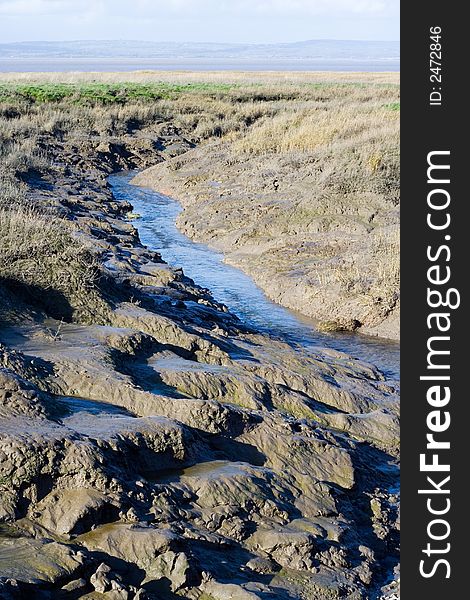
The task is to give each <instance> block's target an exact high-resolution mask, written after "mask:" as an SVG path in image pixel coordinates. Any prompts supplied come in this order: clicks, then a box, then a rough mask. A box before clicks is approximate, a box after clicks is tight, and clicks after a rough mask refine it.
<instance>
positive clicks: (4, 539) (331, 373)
mask: <svg viewBox="0 0 470 600" xmlns="http://www.w3.org/2000/svg"><path fill="white" fill-rule="evenodd" d="M43 143H44V144H45V146H47V148H48V152H49V158H50V159H51V164H52V166H51V168H50V170H49V171H48V173H47V174H45V175H42V176H41V177H37V176H36V175H35V174H34V173H30V174H29V175H28V185H29V192H28V193H29V195H30V199H31V201H32V202H34V203H36V204H37V205H40V206H42V207H43V209H44V210H46V211H49V212H50V214H51V218H58V217H59V216H60V217H61V218H65V219H67V220H70V221H71V222H73V223H74V224H75V226H76V235H77V236H79V237H80V239H82V240H85V241H86V242H87V243H88V244H89V248H90V251H91V252H92V253H93V255H94V257H95V260H96V261H97V264H98V265H99V269H100V273H101V276H100V279H99V281H98V283H97V290H95V292H96V294H98V295H99V298H100V300H99V302H98V301H97V302H96V305H95V304H93V303H91V295H90V290H83V295H82V296H81V297H79V298H76V299H74V302H73V303H72V304H71V303H70V301H69V300H68V299H67V297H66V296H64V295H63V294H58V293H57V292H56V291H55V290H53V289H42V290H32V289H28V286H27V285H26V284H25V285H19V284H18V283H12V282H10V281H3V280H1V281H0V300H1V304H0V318H1V324H0V378H1V379H0V442H1V443H0V487H1V496H0V498H1V499H0V521H1V523H0V597H1V598H25V597H28V595H30V594H33V593H34V596H35V597H38V598H65V599H75V598H90V599H91V598H95V599H98V598H109V599H121V598H124V599H126V598H129V599H132V598H139V599H145V598H149V599H152V598H155V599H156V598H159V599H161V598H168V599H171V598H178V597H181V598H188V599H194V600H197V599H200V600H225V599H227V598H237V599H240V600H244V599H246V600H248V599H250V600H254V599H256V598H259V599H269V598H281V599H282V598H285V599H286V600H287V599H289V600H292V599H294V598H295V599H297V598H298V599H305V600H307V599H308V600H312V599H313V598H315V599H318V600H321V599H327V598H328V599H331V598H348V599H350V600H353V599H359V598H364V599H372V598H379V597H380V596H381V591H380V589H381V587H382V586H384V585H385V584H386V583H387V582H388V579H389V577H390V573H391V570H392V569H393V568H394V566H395V565H396V564H397V562H398V541H397V538H398V509H397V502H398V497H397V494H396V491H395V489H396V488H395V486H396V483H397V476H398V467H397V445H398V397H397V391H396V389H395V387H394V385H393V384H391V383H390V382H388V381H387V380H386V379H385V378H384V377H383V376H382V374H381V373H380V372H379V371H378V370H377V369H376V368H375V367H373V366H371V365H368V364H365V363H361V362H359V361H357V360H354V359H351V358H350V357H348V356H347V355H343V354H341V353H338V352H331V351H325V352H324V351H322V350H321V349H318V352H317V353H316V355H315V356H312V355H308V356H307V355H303V354H302V353H301V352H299V351H295V350H294V349H293V348H292V347H291V346H289V345H288V344H285V343H283V342H282V341H279V340H274V339H271V338H269V337H268V336H266V335H262V334H260V333H259V332H257V331H255V330H253V329H249V328H247V327H246V326H244V324H243V323H242V322H241V321H240V320H239V319H237V318H236V317H235V316H234V315H232V314H231V313H230V312H229V311H228V310H227V309H226V307H224V306H223V305H221V304H218V303H217V302H215V301H214V300H213V298H212V297H211V295H210V293H209V292H208V291H207V290H204V289H202V288H200V287H198V285H197V282H193V281H192V280H190V279H188V278H187V277H186V276H185V275H184V273H183V272H182V271H181V270H179V269H174V268H170V267H169V266H168V265H167V264H166V263H164V262H163V261H162V260H161V257H160V256H159V255H158V254H157V253H155V252H151V251H149V250H148V249H147V248H145V247H143V246H142V244H141V243H140V241H139V237H138V234H137V231H136V229H135V228H134V227H133V225H132V224H131V223H130V222H129V220H128V219H127V216H128V215H129V213H130V211H131V210H132V207H131V206H130V205H128V204H123V203H119V202H117V201H116V200H115V198H113V196H112V194H111V191H110V189H109V187H108V185H107V181H106V178H107V176H108V175H109V174H110V173H111V172H113V171H116V170H119V169H129V168H136V167H139V168H142V167H145V166H149V165H151V164H154V163H155V162H157V161H165V160H167V158H168V157H171V156H173V155H175V154H179V153H181V152H184V151H186V150H187V149H188V148H189V147H190V144H189V143H188V142H187V141H186V140H185V139H184V138H182V137H181V136H180V135H179V134H178V132H177V131H175V130H174V129H172V128H171V126H169V125H167V124H162V125H161V126H159V128H158V129H154V130H152V131H146V132H143V133H135V134H134V135H129V136H127V137H124V138H121V139H119V140H115V139H110V140H108V141H103V139H99V140H95V139H93V137H88V138H87V139H86V140H83V141H82V142H80V143H78V142H77V141H71V142H68V141H64V142H60V141H55V142H52V141H51V140H43ZM93 297H94V296H93Z"/></svg>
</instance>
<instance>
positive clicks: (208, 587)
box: [204, 581, 262, 600]
mask: <svg viewBox="0 0 470 600" xmlns="http://www.w3.org/2000/svg"><path fill="white" fill-rule="evenodd" d="M204 592H205V593H206V594H207V595H208V596H209V598H211V599H212V598H213V599H214V600H261V598H262V596H260V595H258V594H255V593H254V592H250V591H248V590H246V589H244V588H243V587H241V586H240V585H235V584H233V583H218V582H217V581H209V582H208V583H206V584H205V586H204Z"/></svg>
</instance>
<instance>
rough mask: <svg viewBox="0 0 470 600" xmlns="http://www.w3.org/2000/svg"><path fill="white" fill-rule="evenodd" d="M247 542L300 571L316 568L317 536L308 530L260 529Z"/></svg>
mask: <svg viewBox="0 0 470 600" xmlns="http://www.w3.org/2000/svg"><path fill="white" fill-rule="evenodd" d="M247 543H248V545H249V547H250V548H252V549H253V550H255V551H261V552H263V553H266V554H267V555H268V556H270V557H271V558H272V559H273V560H275V561H276V562H277V563H278V564H280V565H281V566H284V567H288V568H290V569H297V570H299V571H309V570H313V568H314V567H313V564H314V563H313V556H314V553H315V538H314V537H313V536H312V535H311V534H309V533H307V532H303V531H290V530H288V529H270V530H263V529H259V530H258V531H256V532H255V533H254V534H253V535H252V536H251V537H250V538H249V540H248V542H247Z"/></svg>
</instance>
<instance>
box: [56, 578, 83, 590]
mask: <svg viewBox="0 0 470 600" xmlns="http://www.w3.org/2000/svg"><path fill="white" fill-rule="evenodd" d="M86 586H87V582H86V580H85V579H74V580H73V581H69V583H66V584H65V585H63V586H62V587H61V588H60V589H61V590H63V591H64V592H76V591H78V590H82V589H84V588H85V587H86Z"/></svg>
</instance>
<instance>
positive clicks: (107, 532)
mask: <svg viewBox="0 0 470 600" xmlns="http://www.w3.org/2000/svg"><path fill="white" fill-rule="evenodd" d="M77 540H78V541H80V543H81V544H83V546H85V548H87V549H88V550H91V551H100V552H104V553H106V554H108V555H110V556H114V557H115V558H120V559H122V560H125V561H126V562H130V563H133V564H135V565H137V566H139V567H140V568H142V569H144V570H146V569H149V568H151V567H152V566H153V564H154V561H155V558H156V557H157V556H158V555H160V554H163V553H165V552H167V551H168V550H170V549H171V546H172V545H173V543H174V541H175V540H176V536H175V535H174V534H173V533H171V532H170V531H169V530H168V529H155V528H154V527H150V526H144V525H130V524H124V523H115V524H111V525H103V526H101V527H97V528H96V529H95V530H94V531H91V532H89V533H85V534H84V535H81V536H79V537H78V538H77Z"/></svg>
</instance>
